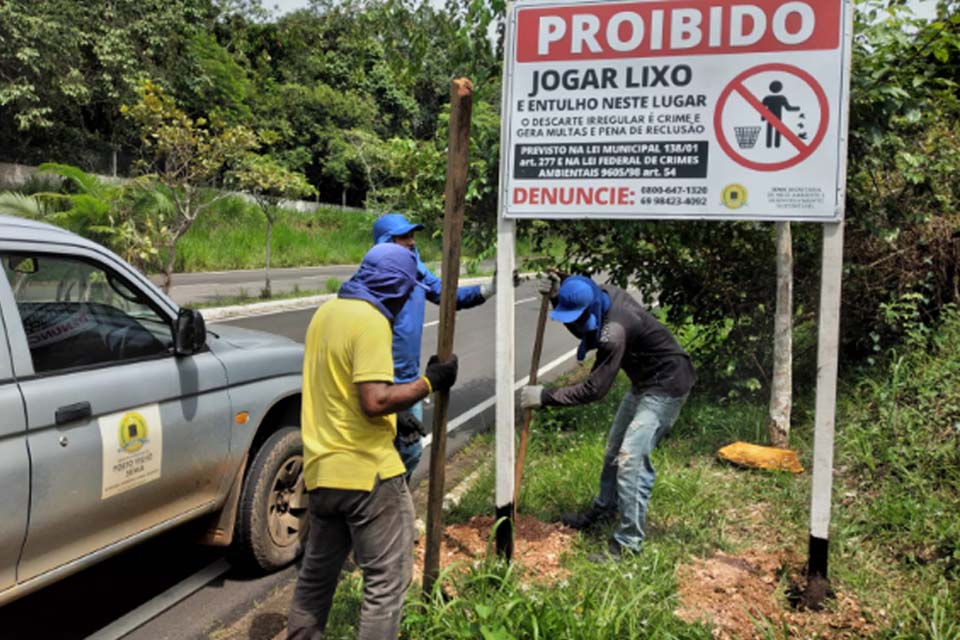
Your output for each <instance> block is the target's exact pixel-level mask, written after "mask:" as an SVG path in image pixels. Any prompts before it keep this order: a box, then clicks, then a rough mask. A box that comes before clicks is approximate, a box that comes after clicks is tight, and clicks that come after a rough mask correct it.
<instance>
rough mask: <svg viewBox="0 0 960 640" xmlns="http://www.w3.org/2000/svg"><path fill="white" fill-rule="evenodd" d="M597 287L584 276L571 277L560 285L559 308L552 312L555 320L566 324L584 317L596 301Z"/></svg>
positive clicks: (551, 314) (558, 294) (551, 315)
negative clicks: (585, 312) (584, 313)
mask: <svg viewBox="0 0 960 640" xmlns="http://www.w3.org/2000/svg"><path fill="white" fill-rule="evenodd" d="M595 289H596V285H595V284H594V283H593V281H592V280H590V279H589V278H586V277H584V276H570V277H569V278H567V279H566V280H564V281H563V284H561V285H560V290H559V292H558V293H557V307H556V308H555V309H554V310H553V311H551V312H550V317H551V318H552V319H553V320H556V321H558V322H562V323H564V324H566V323H568V322H573V321H574V320H576V319H577V318H579V317H580V316H582V315H583V312H584V311H586V310H587V309H589V308H590V306H591V305H592V304H593V303H594V302H595V300H596V291H595Z"/></svg>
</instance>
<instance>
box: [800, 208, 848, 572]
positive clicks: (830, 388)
mask: <svg viewBox="0 0 960 640" xmlns="http://www.w3.org/2000/svg"><path fill="white" fill-rule="evenodd" d="M842 275H843V222H838V223H833V224H826V225H824V227H823V272H822V274H821V281H820V320H819V332H818V338H817V401H816V415H815V418H814V437H813V482H812V487H811V488H812V496H811V502H810V547H809V554H810V559H809V563H808V565H807V576H808V578H819V579H821V580H826V579H827V556H828V546H829V532H830V502H831V497H832V494H833V436H834V425H835V420H836V413H837V360H838V351H839V346H840V345H839V340H840V289H841V281H842Z"/></svg>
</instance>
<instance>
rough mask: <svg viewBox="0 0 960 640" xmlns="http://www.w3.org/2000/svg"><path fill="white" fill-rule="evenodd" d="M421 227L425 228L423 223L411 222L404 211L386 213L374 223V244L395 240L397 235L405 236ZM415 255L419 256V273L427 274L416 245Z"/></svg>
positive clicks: (421, 274)
mask: <svg viewBox="0 0 960 640" xmlns="http://www.w3.org/2000/svg"><path fill="white" fill-rule="evenodd" d="M421 229H423V225H422V224H419V223H416V222H410V221H409V220H407V217H406V216H405V215H403V214H402V213H395V212H394V213H385V214H383V215H382V216H380V217H379V218H377V220H376V221H375V222H374V223H373V244H375V245H378V244H384V243H387V242H393V239H394V238H395V237H397V236H405V235H407V234H408V233H410V232H411V231H419V230H421ZM413 255H415V256H416V257H417V273H419V274H420V276H421V277H422V276H424V275H426V272H427V265H425V264H423V261H422V260H420V252H419V251H417V248H416V247H414V248H413Z"/></svg>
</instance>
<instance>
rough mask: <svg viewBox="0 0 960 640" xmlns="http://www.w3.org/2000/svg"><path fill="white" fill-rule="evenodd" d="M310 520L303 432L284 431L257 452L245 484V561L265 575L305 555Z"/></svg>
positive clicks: (240, 531)
mask: <svg viewBox="0 0 960 640" xmlns="http://www.w3.org/2000/svg"><path fill="white" fill-rule="evenodd" d="M307 521H308V519H307V493H306V487H305V486H304V483H303V444H302V442H301V440H300V429H299V428H297V427H282V428H281V429H279V430H278V431H277V432H276V433H274V434H273V435H271V436H270V437H269V438H267V440H266V442H264V443H263V446H261V447H260V450H259V451H257V454H256V456H255V457H254V459H253V462H252V463H251V464H250V468H249V469H248V470H247V477H246V478H245V479H244V482H243V491H242V493H241V494H240V509H239V512H238V514H237V524H236V531H235V543H236V549H235V551H236V552H237V554H238V555H239V559H240V561H241V562H243V563H245V564H247V565H248V566H250V567H251V568H254V569H259V570H261V571H274V570H276V569H279V568H281V567H283V566H286V565H288V564H290V563H291V562H293V561H294V560H295V559H296V558H297V556H299V555H300V552H301V551H302V550H303V545H304V543H305V541H306V533H307Z"/></svg>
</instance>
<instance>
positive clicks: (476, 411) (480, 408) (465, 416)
mask: <svg viewBox="0 0 960 640" xmlns="http://www.w3.org/2000/svg"><path fill="white" fill-rule="evenodd" d="M576 354H577V350H576V349H571V350H570V351H568V352H566V353H565V354H563V355H562V356H560V357H559V358H556V359H555V360H551V361H550V362H548V363H547V364H545V365H543V366H542V367H540V369H539V370H538V371H537V377H538V378H539V377H540V376H542V375H543V374H545V373H547V372H549V371H552V370H553V369H556V368H557V367H559V366H560V365H561V364H563V363H564V362H566V361H567V360H569V359H570V358H572V357H573V356H575V355H576ZM529 380H530V376H524V377H523V378H522V379H520V380H517V382H516V384H514V385H513V390H514V391H519V390H520V387H523V386H524V385H526V384H527V382H528V381H529ZM496 403H497V396H490V397H489V398H487V399H486V400H484V401H483V402H481V403H480V404H478V405H476V406H475V407H473V408H472V409H470V410H469V411H466V412H464V413H461V414H460V415H459V416H457V417H456V418H454V419H453V420H450V421H449V422H447V433H450V432H452V431H453V430H454V429H458V428H460V427H461V426H463V425H464V424H465V423H467V422H469V421H470V420H472V419H473V418H475V417H477V416H478V415H480V414H481V413H483V412H484V411H486V410H487V409H489V408H490V407H492V406H493V405H494V404H496ZM422 442H423V448H424V449H426V448H427V447H428V446H430V443H431V442H433V434H427V435H426V436H424V438H423V441H422Z"/></svg>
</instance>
